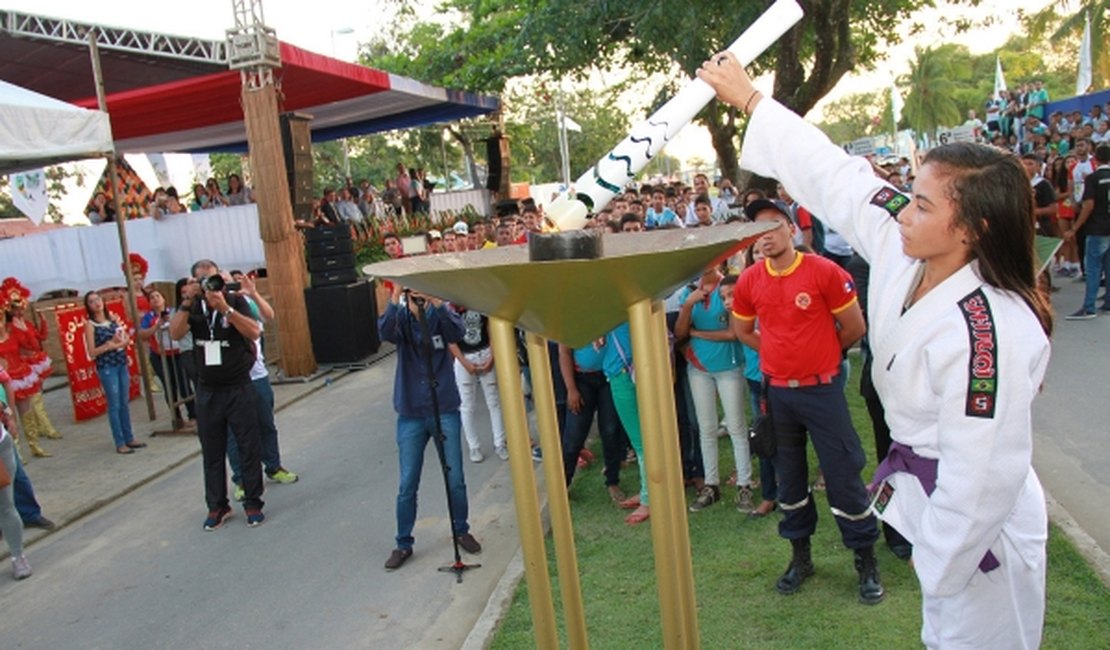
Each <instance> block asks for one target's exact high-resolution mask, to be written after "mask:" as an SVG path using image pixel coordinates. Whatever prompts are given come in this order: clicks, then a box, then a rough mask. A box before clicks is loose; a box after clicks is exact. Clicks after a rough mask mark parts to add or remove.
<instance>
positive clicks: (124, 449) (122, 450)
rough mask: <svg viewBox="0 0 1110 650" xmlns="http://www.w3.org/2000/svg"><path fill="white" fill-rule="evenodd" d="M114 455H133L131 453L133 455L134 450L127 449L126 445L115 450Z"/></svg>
mask: <svg viewBox="0 0 1110 650" xmlns="http://www.w3.org/2000/svg"><path fill="white" fill-rule="evenodd" d="M116 453H117V454H133V453H135V450H134V449H132V448H130V447H128V446H127V445H124V446H122V447H120V448H119V449H117V450H116Z"/></svg>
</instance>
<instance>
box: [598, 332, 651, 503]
mask: <svg viewBox="0 0 1110 650" xmlns="http://www.w3.org/2000/svg"><path fill="white" fill-rule="evenodd" d="M602 349H603V350H604V356H603V357H602V362H601V369H602V372H604V373H605V378H606V379H608V380H609V389H610V391H611V392H612V394H613V405H614V406H615V407H616V408H617V416H618V417H619V418H620V421H621V425H622V426H624V430H625V432H626V433H627V434H628V441H629V442H630V443H631V444H632V449H633V450H634V451H635V452H636V462H637V463H638V464H639V466H640V495H639V496H638V497H635V496H634V497H632V498H630V499H627V500H626V501H623V502H621V507H622V508H626V509H633V508H634V510H633V511H632V513H631V514H630V515H628V516H627V517H625V519H624V520H625V522H627V523H629V524H633V525H635V524H640V523H643V522H645V521H647V519H648V517H650V516H651V510H650V508H649V507H648V492H647V469H646V468H645V467H644V437H643V433H642V432H641V430H640V410H639V405H638V403H637V401H636V381H635V371H634V366H633V364H632V336H631V334H630V330H629V327H628V323H623V324H621V325H618V326H617V327H616V328H615V329H613V330H612V331H610V332H609V333H608V334H606V335H605V343H604V345H603V346H602Z"/></svg>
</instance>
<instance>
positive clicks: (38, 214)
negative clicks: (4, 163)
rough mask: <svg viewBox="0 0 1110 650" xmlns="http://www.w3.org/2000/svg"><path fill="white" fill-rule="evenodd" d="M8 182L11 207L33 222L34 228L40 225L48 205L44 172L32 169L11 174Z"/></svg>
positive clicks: (43, 170)
mask: <svg viewBox="0 0 1110 650" xmlns="http://www.w3.org/2000/svg"><path fill="white" fill-rule="evenodd" d="M10 182H11V192H12V205H14V206H15V207H16V208H18V209H19V211H20V212H22V213H23V214H25V215H27V217H28V218H29V219H30V220H31V221H34V222H35V225H36V226H37V225H39V224H40V223H42V218H43V217H45V216H46V209H47V206H48V205H49V203H50V201H49V199H47V197H46V170H45V169H34V170H28V171H25V172H20V173H18V174H13V175H12V176H11V178H10Z"/></svg>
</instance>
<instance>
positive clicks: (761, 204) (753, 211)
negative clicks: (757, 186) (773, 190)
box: [744, 199, 790, 221]
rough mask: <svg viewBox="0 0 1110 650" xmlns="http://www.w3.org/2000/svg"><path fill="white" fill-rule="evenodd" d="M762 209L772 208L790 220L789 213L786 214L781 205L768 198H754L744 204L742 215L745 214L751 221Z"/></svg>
mask: <svg viewBox="0 0 1110 650" xmlns="http://www.w3.org/2000/svg"><path fill="white" fill-rule="evenodd" d="M764 210H774V211H775V212H778V213H779V214H781V215H782V216H784V217H786V219H787V220H788V221H789V220H790V215H789V214H787V212H786V210H785V209H784V208H783V207H782V205H780V204H779V203H777V202H775V201H772V200H770V199H756V200H754V201H752V202H751V203H749V204H747V205H746V206H744V216H746V217H747V218H748V219H749V220H751V221H755V216H756V215H757V214H759V213H760V212H763V211H764Z"/></svg>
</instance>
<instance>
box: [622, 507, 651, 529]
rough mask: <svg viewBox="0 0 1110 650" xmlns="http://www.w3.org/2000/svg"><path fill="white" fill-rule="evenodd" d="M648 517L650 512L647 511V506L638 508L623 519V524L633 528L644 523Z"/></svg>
mask: <svg viewBox="0 0 1110 650" xmlns="http://www.w3.org/2000/svg"><path fill="white" fill-rule="evenodd" d="M650 517H651V511H650V510H648V508H647V506H640V507H639V508H636V511H635V512H633V513H632V514H630V515H628V516H627V517H625V518H624V523H626V524H628V525H629V526H635V525H637V524H642V523H644V522H645V521H647V520H648V519H649V518H650Z"/></svg>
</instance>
